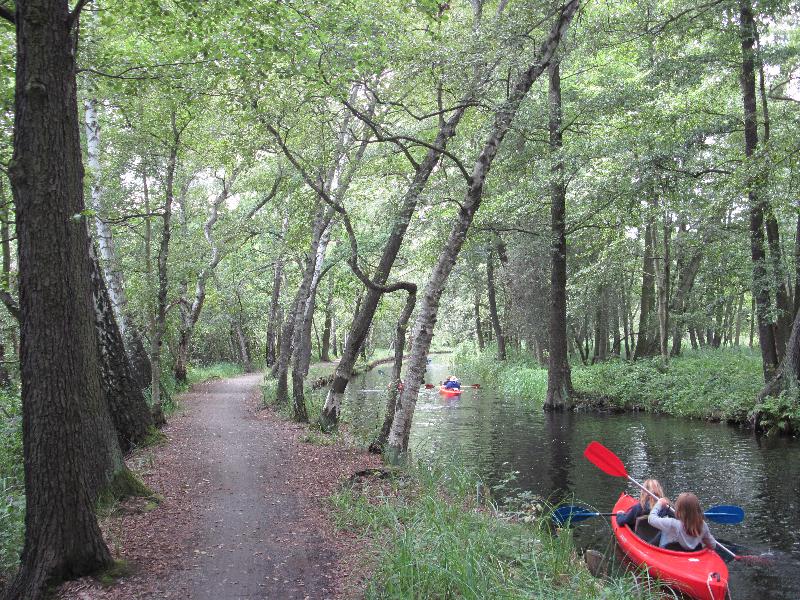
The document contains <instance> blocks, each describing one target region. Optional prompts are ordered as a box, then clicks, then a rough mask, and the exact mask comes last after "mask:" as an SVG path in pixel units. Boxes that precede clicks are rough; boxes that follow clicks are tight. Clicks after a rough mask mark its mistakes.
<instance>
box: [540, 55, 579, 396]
mask: <svg viewBox="0 0 800 600" xmlns="http://www.w3.org/2000/svg"><path fill="white" fill-rule="evenodd" d="M548 74H549V80H550V83H549V93H548V99H549V117H550V118H549V129H550V152H551V155H552V157H553V167H552V173H551V180H550V200H551V203H550V239H551V243H550V315H549V316H550V319H549V322H548V335H549V338H550V340H549V346H550V353H549V357H548V367H547V396H546V397H545V401H544V409H545V410H564V409H568V408H571V405H572V373H571V371H570V367H569V357H568V355H567V234H566V197H567V185H566V182H565V180H564V160H563V158H562V156H561V151H562V146H563V139H562V131H561V124H562V112H561V73H560V61H558V60H557V59H554V60H553V61H552V62H551V63H550V66H549V67H548ZM581 358H583V357H582V356H581Z"/></svg>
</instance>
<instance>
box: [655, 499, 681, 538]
mask: <svg viewBox="0 0 800 600" xmlns="http://www.w3.org/2000/svg"><path fill="white" fill-rule="evenodd" d="M668 504H669V500H667V499H666V498H659V500H658V502H656V503H655V506H653V508H651V509H650V515H649V516H648V517H647V522H648V523H650V525H652V526H653V527H655V528H656V529H660V530H661V531H666V530H667V529H671V528H672V527H674V526H675V523H677V522H678V521H676V520H675V519H673V518H672V517H659V516H658V513H659V511H660V510H661V509H662V508H663V507H664V506H666V505H668Z"/></svg>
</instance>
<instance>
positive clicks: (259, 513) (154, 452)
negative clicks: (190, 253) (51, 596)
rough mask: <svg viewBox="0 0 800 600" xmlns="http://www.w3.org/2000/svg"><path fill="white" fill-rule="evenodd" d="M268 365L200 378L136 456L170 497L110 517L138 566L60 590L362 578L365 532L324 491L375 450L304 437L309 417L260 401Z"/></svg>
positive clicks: (72, 595) (111, 593)
mask: <svg viewBox="0 0 800 600" xmlns="http://www.w3.org/2000/svg"><path fill="white" fill-rule="evenodd" d="M261 378H262V376H261V374H249V375H243V376H240V377H236V378H232V379H226V380H218V381H214V382H210V383H206V384H202V385H200V386H196V387H195V388H194V389H193V390H192V391H191V392H189V393H187V394H185V395H184V396H183V397H182V398H180V400H179V402H180V406H181V409H180V410H179V412H178V413H177V414H176V415H174V416H173V417H172V419H171V420H170V422H169V424H168V425H167V426H166V427H165V428H164V429H163V432H164V433H165V434H166V436H167V441H166V443H164V444H163V445H160V446H158V447H156V448H150V449H144V450H141V451H139V452H138V453H136V454H135V455H134V456H133V457H132V458H131V459H130V461H129V464H130V466H131V467H132V468H133V469H135V470H136V471H137V472H138V473H139V475H140V476H141V477H142V479H143V480H144V481H145V483H147V484H148V485H149V486H150V487H151V488H152V489H153V490H154V491H155V492H157V493H158V494H160V495H161V496H162V497H163V500H162V502H160V503H158V504H157V505H156V504H154V503H152V502H149V501H146V500H139V501H131V502H127V503H125V504H124V505H123V506H121V507H119V510H117V511H115V514H114V515H113V516H110V517H108V518H106V519H104V520H103V522H102V525H103V530H104V533H105V535H106V540H107V542H108V544H109V546H110V547H111V549H112V552H114V554H115V556H116V557H117V558H119V559H121V560H123V561H125V563H126V564H127V567H128V568H129V570H130V572H131V574H130V575H126V576H124V577H122V578H120V579H118V580H117V581H116V583H114V584H113V585H112V586H110V587H104V586H103V585H101V584H100V583H99V581H97V580H95V579H92V578H83V579H80V580H77V581H73V582H69V583H67V584H65V585H64V586H62V588H61V589H60V590H59V593H58V596H57V597H58V598H60V599H63V600H93V599H113V600H121V599H123V598H124V599H126V600H127V599H139V598H158V599H164V600H169V599H183V598H192V599H197V600H206V599H208V600H211V599H213V600H223V599H228V598H231V599H245V598H247V599H256V598H280V599H284V598H286V599H293V598H299V599H306V598H344V597H351V596H353V595H358V594H359V593H360V590H363V587H364V584H365V580H366V573H367V571H368V567H367V566H366V565H367V563H366V562H365V560H366V559H365V558H364V557H365V556H366V555H367V554H369V553H368V552H367V550H366V549H365V546H364V544H365V542H364V541H362V540H359V539H357V538H356V537H354V536H353V535H351V534H348V533H347V532H342V531H337V530H336V529H335V528H334V526H333V524H332V522H331V515H330V513H331V507H330V505H329V503H328V497H329V496H330V494H332V493H333V492H334V491H336V489H337V488H338V487H339V486H340V485H341V484H342V482H344V481H346V480H347V479H348V478H349V477H350V476H351V475H352V474H353V473H355V472H357V471H360V470H363V469H368V468H374V467H377V466H379V459H378V458H376V457H374V456H372V455H369V454H367V453H366V452H363V451H359V450H355V449H353V448H350V447H346V446H344V445H342V444H341V443H337V444H333V445H330V446H318V445H312V444H309V443H305V442H304V441H303V438H304V437H306V436H307V435H308V433H309V429H308V427H307V426H301V425H298V424H294V423H287V422H285V421H282V420H281V418H280V417H279V416H278V415H276V414H275V413H274V412H272V411H269V410H259V401H260V396H261V391H260V387H259V384H260V383H261Z"/></svg>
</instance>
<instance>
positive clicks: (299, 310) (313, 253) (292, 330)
mask: <svg viewBox="0 0 800 600" xmlns="http://www.w3.org/2000/svg"><path fill="white" fill-rule="evenodd" d="M332 217H333V211H332V210H331V209H329V208H327V207H326V206H325V205H324V204H321V203H320V205H319V206H318V208H317V214H316V216H315V218H314V222H313V224H312V227H311V244H310V248H309V253H308V256H307V258H306V264H305V267H304V271H303V278H302V279H301V281H300V287H299V288H298V289H297V293H296V294H295V297H294V301H293V302H292V307H291V308H290V310H289V314H288V315H287V316H286V320H285V321H284V323H283V327H282V330H281V345H280V352H279V353H278V359H277V361H276V362H275V364H274V365H273V367H272V376H273V377H275V378H276V379H277V380H278V386H277V391H276V398H275V400H276V402H277V403H279V404H285V403H287V402H288V401H289V363H290V361H291V358H292V354H293V352H294V349H295V347H294V344H295V342H296V341H297V339H298V338H299V336H300V335H302V332H297V335H295V334H296V331H297V330H298V329H299V328H302V327H303V325H304V320H303V319H304V316H305V311H306V307H307V306H308V299H309V297H310V295H311V293H312V292H313V289H312V283H313V280H314V273H315V272H316V266H317V257H318V251H319V247H320V242H321V241H322V239H323V236H324V235H325V232H326V231H327V230H328V226H329V225H330V222H331V219H332ZM306 418H307V417H306Z"/></svg>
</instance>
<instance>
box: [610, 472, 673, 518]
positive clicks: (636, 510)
mask: <svg viewBox="0 0 800 600" xmlns="http://www.w3.org/2000/svg"><path fill="white" fill-rule="evenodd" d="M644 488H645V489H647V490H649V491H650V493H651V494H653V495H654V496H655V497H656V498H661V497H663V496H664V490H663V489H662V488H661V484H660V483H659V482H658V479H646V480H645V482H644ZM652 498H653V497H652V496H651V495H650V494H648V493H646V492H645V491H644V490H642V491H641V493H640V494H639V503H638V504H634V505H633V506H631V507H630V508H629V509H628V511H627V512H624V513H623V512H622V511H620V512H618V513H617V525H627V526H628V527H630V528H631V529H633V528H634V526H635V525H636V519H638V518H639V517H641V516H647V514H648V513H649V512H650V509H651V508H653V499H652ZM668 513H669V509H668V508H667V507H666V506H665V507H663V508H662V509H661V512H660V513H659V516H662V517H663V516H664V515H666V514H668Z"/></svg>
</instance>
